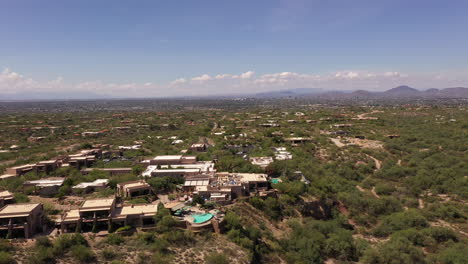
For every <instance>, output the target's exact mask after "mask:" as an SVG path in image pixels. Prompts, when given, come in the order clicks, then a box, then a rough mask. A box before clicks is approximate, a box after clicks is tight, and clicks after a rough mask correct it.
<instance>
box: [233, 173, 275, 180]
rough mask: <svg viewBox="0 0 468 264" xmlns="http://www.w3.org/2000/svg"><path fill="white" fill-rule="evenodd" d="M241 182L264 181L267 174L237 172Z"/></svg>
mask: <svg viewBox="0 0 468 264" xmlns="http://www.w3.org/2000/svg"><path fill="white" fill-rule="evenodd" d="M237 175H238V176H240V177H241V181H242V182H266V181H267V178H268V176H267V175H266V174H262V173H238V174H237Z"/></svg>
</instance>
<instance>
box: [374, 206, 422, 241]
mask: <svg viewBox="0 0 468 264" xmlns="http://www.w3.org/2000/svg"><path fill="white" fill-rule="evenodd" d="M428 225H429V224H428V222H427V220H426V218H425V217H424V216H422V215H421V214H420V213H419V212H418V211H417V210H415V209H410V210H408V211H405V212H400V213H394V214H392V215H389V216H387V217H385V218H384V219H383V222H382V223H381V224H380V225H379V226H378V227H377V228H376V229H375V230H374V234H375V235H376V236H381V237H382V236H387V235H390V234H391V233H393V232H395V231H399V230H404V229H409V228H416V229H420V228H424V227H427V226H428Z"/></svg>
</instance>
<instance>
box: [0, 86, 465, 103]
mask: <svg viewBox="0 0 468 264" xmlns="http://www.w3.org/2000/svg"><path fill="white" fill-rule="evenodd" d="M234 97H236V98H237V97H249V98H259V99H266V98H298V97H301V98H315V99H320V98H322V99H327V100H334V99H336V100H341V99H418V98H420V99H437V98H468V88H464V87H454V88H444V89H435V88H431V89H427V90H423V91H422V90H417V89H415V88H412V87H409V86H406V85H402V86H398V87H395V88H392V89H390V90H387V91H381V92H374V91H366V90H356V91H349V90H333V91H330V90H326V89H321V88H297V89H290V90H280V91H271V92H262V93H256V94H242V95H225V96H197V97H172V98H185V99H190V98H198V99H201V98H234ZM129 98H131V97H129ZM166 98H171V97H166ZM94 99H97V100H100V99H125V98H124V97H123V96H120V97H117V96H111V95H105V94H96V93H89V92H55V93H52V92H50V93H14V94H0V101H47V100H94ZM146 99H148V98H146Z"/></svg>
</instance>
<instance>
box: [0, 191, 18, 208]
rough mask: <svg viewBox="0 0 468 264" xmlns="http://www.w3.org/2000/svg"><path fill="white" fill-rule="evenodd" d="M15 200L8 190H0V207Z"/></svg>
mask: <svg viewBox="0 0 468 264" xmlns="http://www.w3.org/2000/svg"><path fill="white" fill-rule="evenodd" d="M14 200H15V197H14V196H13V194H12V193H11V192H9V191H0V207H2V206H4V205H5V204H11V203H13V201H14Z"/></svg>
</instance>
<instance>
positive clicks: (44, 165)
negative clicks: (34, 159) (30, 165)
mask: <svg viewBox="0 0 468 264" xmlns="http://www.w3.org/2000/svg"><path fill="white" fill-rule="evenodd" d="M59 167H60V163H59V161H58V160H56V159H54V160H44V161H40V162H38V163H36V165H34V169H35V170H36V173H46V174H49V173H51V172H52V171H54V170H56V169H58V168H59Z"/></svg>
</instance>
